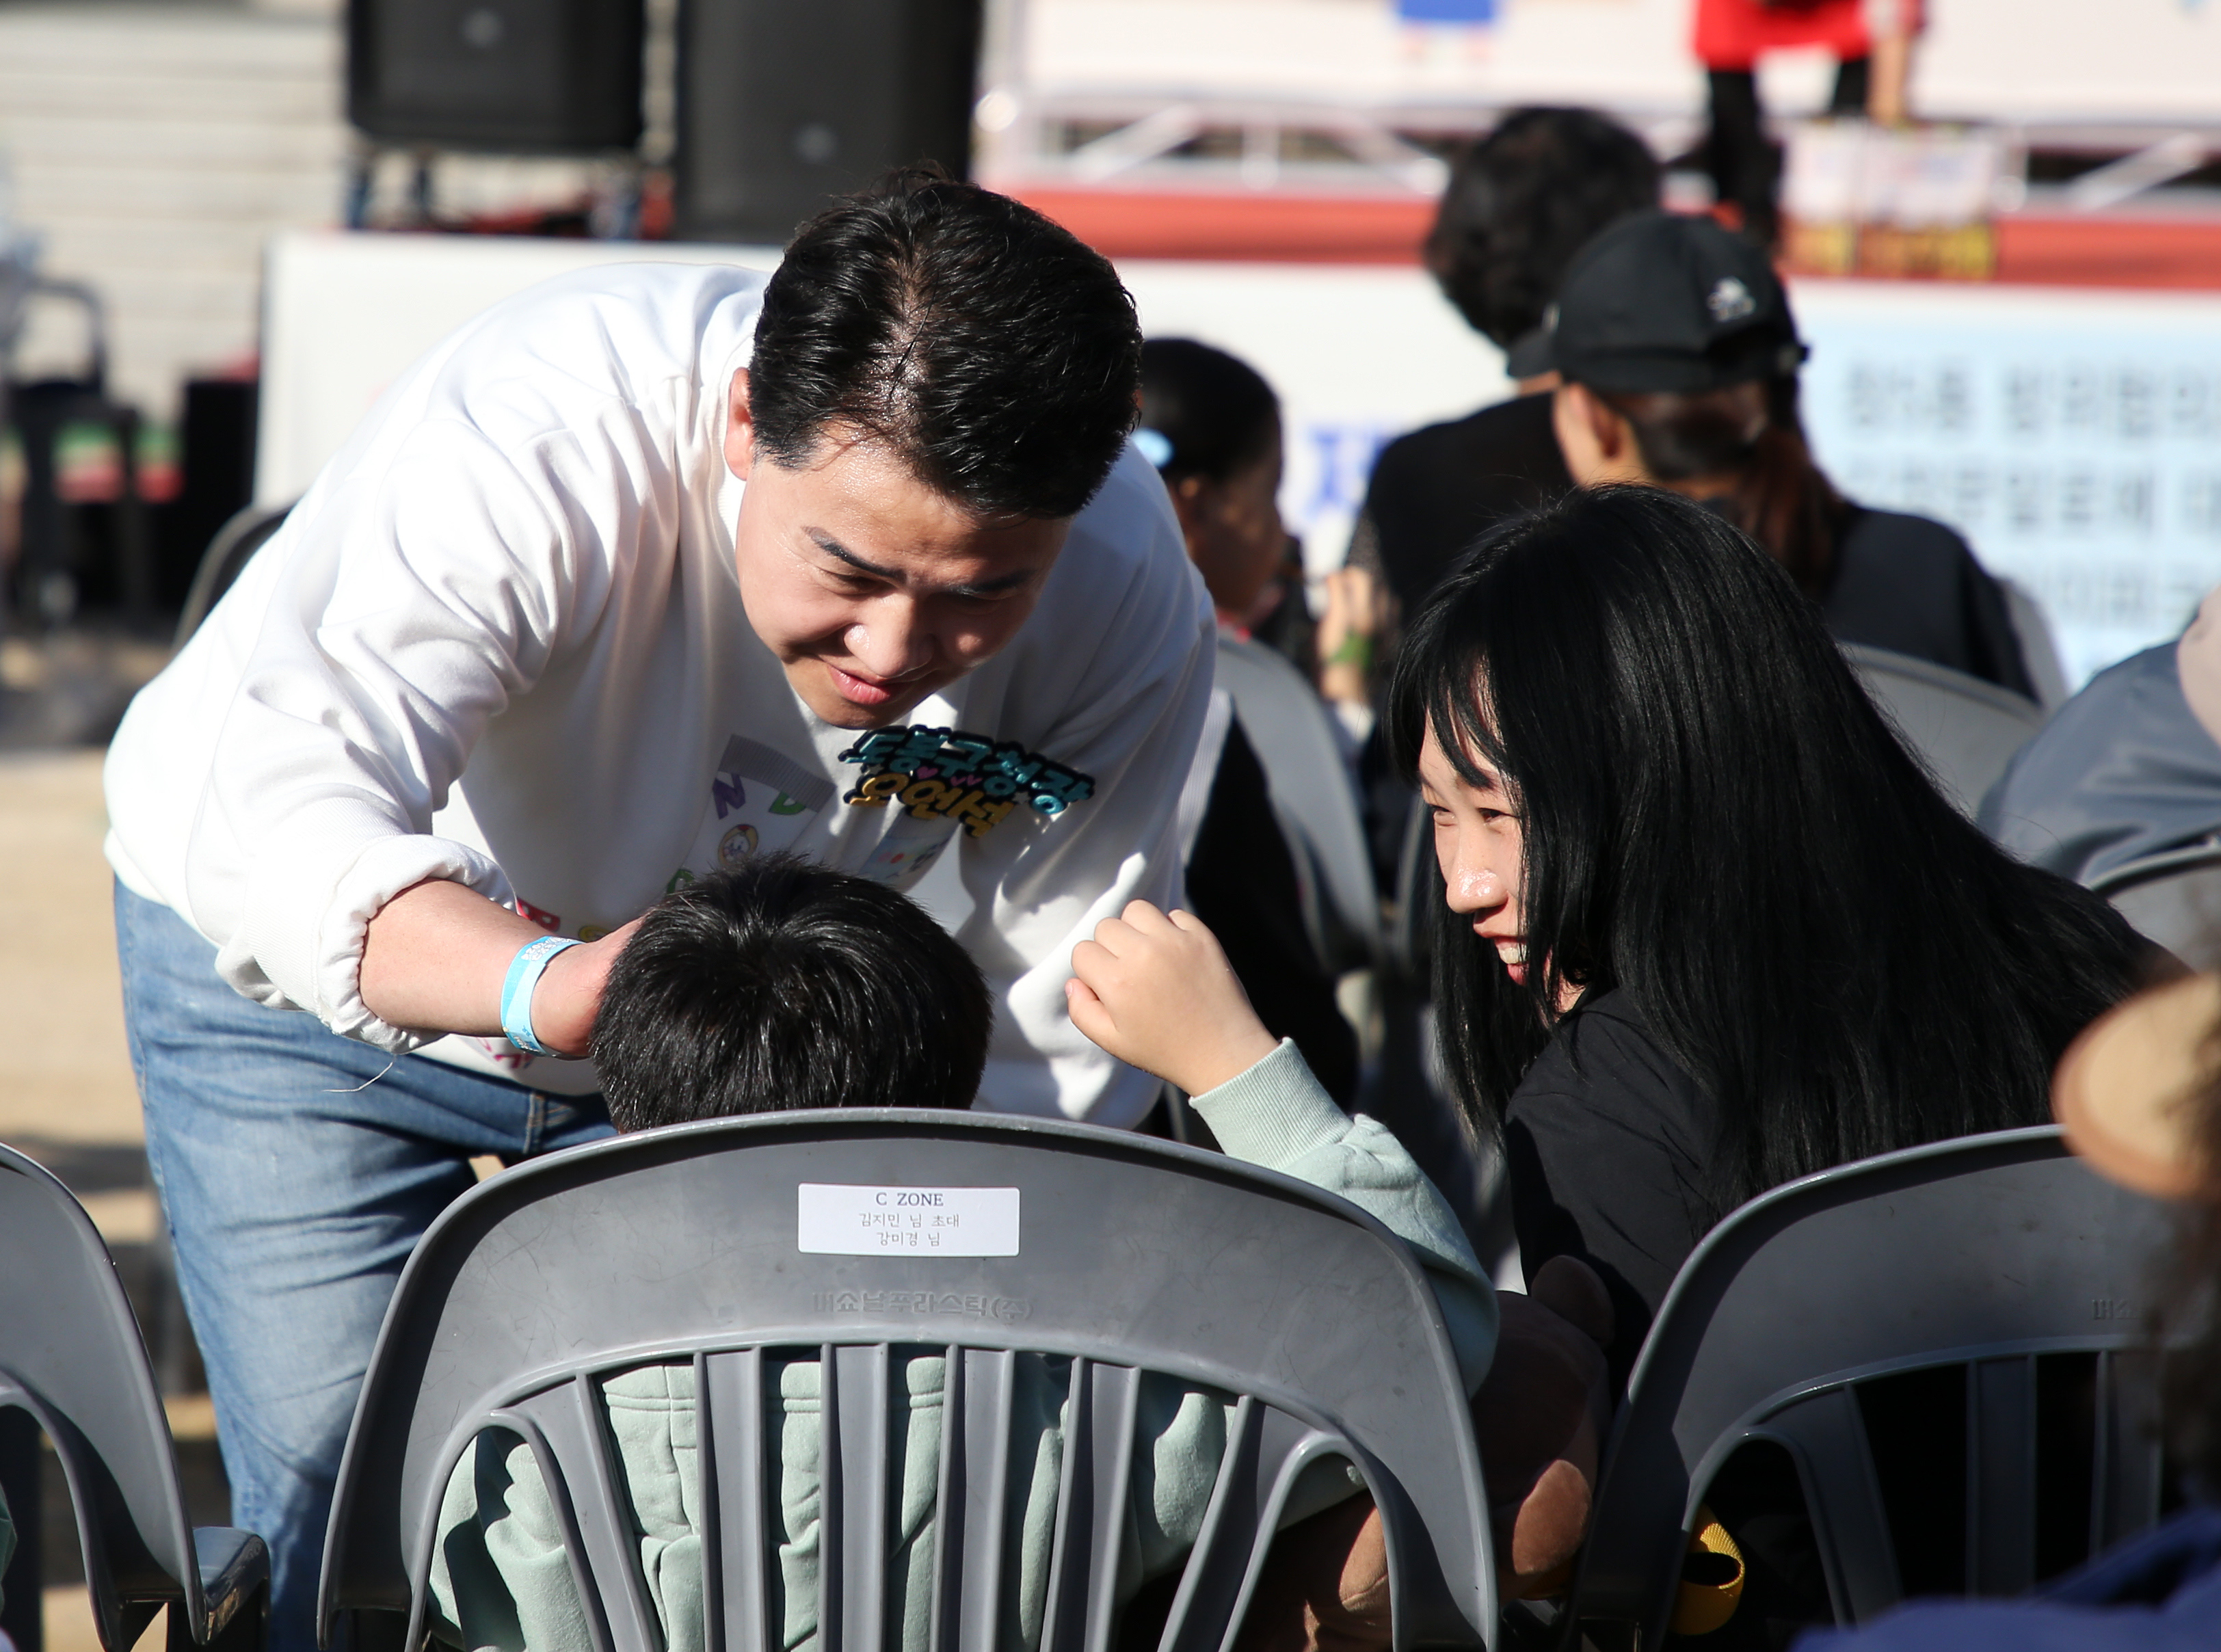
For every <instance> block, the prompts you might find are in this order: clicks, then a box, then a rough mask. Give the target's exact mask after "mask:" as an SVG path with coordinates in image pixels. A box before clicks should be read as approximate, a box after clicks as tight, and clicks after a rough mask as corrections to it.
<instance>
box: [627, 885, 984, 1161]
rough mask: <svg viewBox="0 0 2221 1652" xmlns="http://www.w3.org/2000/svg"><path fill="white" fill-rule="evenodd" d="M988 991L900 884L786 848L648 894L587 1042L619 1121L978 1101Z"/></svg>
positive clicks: (649, 1123)
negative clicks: (659, 896)
mask: <svg viewBox="0 0 2221 1652" xmlns="http://www.w3.org/2000/svg"><path fill="white" fill-rule="evenodd" d="M993 1024H994V1008H993V1005H992V1003H991V1001H990V1000H989V998H988V996H987V985H986V982H985V980H984V979H981V977H980V974H979V966H978V965H977V964H975V963H973V961H972V958H971V954H968V953H967V952H966V951H965V950H964V948H962V947H960V946H959V945H958V944H957V943H956V942H955V940H954V938H953V937H952V936H950V935H949V934H948V931H947V930H945V929H942V927H941V926H940V925H939V924H938V923H935V922H934V921H933V920H932V919H931V918H930V917H927V916H926V914H925V912H924V910H923V909H922V908H920V907H919V906H918V905H917V904H916V903H915V902H913V901H911V900H910V899H909V898H907V897H905V896H904V895H901V894H899V893H898V892H895V891H894V890H892V889H889V888H887V887H885V885H881V884H876V883H873V882H872V881H871V880H870V879H866V878H859V877H855V876H854V875H852V874H850V873H845V872H835V871H832V870H829V868H827V867H821V866H818V865H816V864H815V863H814V862H811V861H808V860H800V859H798V858H797V857H795V856H792V855H787V854H766V855H763V856H760V857H759V858H757V859H754V860H749V861H748V862H747V863H746V864H745V865H743V866H742V867H740V868H739V869H738V870H737V871H733V872H719V873H711V874H710V876H709V877H706V878H704V879H700V880H699V881H698V882H696V883H692V884H690V885H687V886H686V887H685V888H683V889H681V890H679V891H678V892H676V893H674V894H672V895H670V896H667V897H666V898H664V899H663V900H662V901H660V902H659V903H658V904H656V905H655V906H654V907H652V908H651V909H650V910H649V911H648V916H647V917H644V918H642V919H641V925H640V928H639V929H638V930H637V931H635V933H634V936H633V937H632V939H631V940H630V941H629V942H627V943H626V945H625V949H624V951H623V953H621V954H618V957H617V961H616V964H615V965H614V966H612V967H611V968H610V976H609V980H608V983H607V984H606V985H605V986H604V988H603V991H602V1007H601V1011H600V1012H599V1013H598V1014H597V1016H596V1017H595V1019H594V1037H593V1057H594V1061H595V1063H596V1065H597V1066H598V1067H600V1069H601V1075H602V1093H603V1095H604V1098H606V1099H607V1101H608V1103H609V1109H610V1121H611V1122H612V1123H615V1124H616V1127H617V1128H618V1129H621V1130H639V1129H649V1128H651V1127H653V1126H654V1125H658V1124H678V1123H685V1122H687V1121H689V1120H691V1119H701V1118H723V1117H729V1116H731V1115H733V1114H735V1113H767V1112H776V1111H781V1110H783V1109H786V1108H793V1107H969V1106H970V1105H971V1104H972V1098H973V1095H974V1094H975V1093H976V1092H978V1090H979V1074H980V1072H981V1070H982V1069H983V1068H984V1067H985V1066H986V1062H987V1036H988V1033H989V1032H990V1030H991V1029H992V1027H993Z"/></svg>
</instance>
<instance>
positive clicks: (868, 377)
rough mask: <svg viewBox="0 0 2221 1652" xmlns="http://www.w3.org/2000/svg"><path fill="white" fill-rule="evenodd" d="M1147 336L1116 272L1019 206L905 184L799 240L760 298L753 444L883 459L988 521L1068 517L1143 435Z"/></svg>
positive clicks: (973, 190)
mask: <svg viewBox="0 0 2221 1652" xmlns="http://www.w3.org/2000/svg"><path fill="white" fill-rule="evenodd" d="M1141 377H1142V329H1141V322H1139V320H1138V319H1137V318H1136V315H1135V311H1134V301H1133V298H1132V297H1130V296H1129V294H1128V293H1127V291H1126V289H1125V288H1124V286H1123V285H1120V283H1119V280H1118V276H1117V272H1116V271H1115V270H1113V269H1112V268H1111V267H1110V261H1109V260H1107V259H1105V258H1104V256H1103V255H1102V254H1101V253H1098V252H1096V251H1095V250H1094V249H1093V248H1092V247H1087V246H1085V245H1084V244H1082V243H1081V242H1080V241H1079V240H1078V239H1077V238H1076V237H1075V236H1073V235H1072V234H1071V233H1070V232H1069V231H1067V230H1065V229H1063V228H1060V227H1059V226H1058V225H1056V224H1054V223H1052V222H1049V221H1048V219H1047V218H1044V217H1043V216H1042V215H1041V214H1040V213H1038V212H1035V210H1033V209H1032V208H1030V207H1027V206H1022V205H1021V204H1019V203H1017V202H1016V201H1013V200H1011V199H1010V197H1008V196H1004V195H997V194H994V193H993V192H992V191H987V190H983V189H979V188H978V187H976V186H975V185H970V184H959V183H954V182H951V181H950V180H949V179H948V178H943V177H941V176H939V175H938V174H936V173H935V172H931V171H929V170H915V171H910V172H902V173H898V174H897V175H896V176H895V177H894V178H892V179H890V180H889V181H888V182H886V183H885V184H884V185H880V186H879V188H877V189H875V190H872V191H867V192H865V193H863V194H860V195H855V196H851V197H848V198H847V199H845V200H843V201H841V202H840V203H837V204H836V205H835V206H833V207H832V208H830V209H829V210H827V211H825V212H823V213H821V214H820V215H819V216H816V217H815V218H813V219H811V220H810V222H808V223H806V224H804V225H803V227H802V228H801V229H800V230H799V231H798V232H797V233H796V235H795V237H794V241H793V242H792V244H791V245H790V246H789V247H787V249H786V256H785V259H784V260H782V261H781V262H780V264H779V268H778V270H777V271H776V272H774V273H773V276H772V278H771V282H770V285H767V286H766V288H765V289H764V297H763V313H762V316H761V318H760V320H759V321H758V322H757V323H756V336H755V354H754V358H753V359H752V360H751V361H750V363H749V390H748V407H749V414H750V416H751V417H752V418H753V419H754V423H755V433H756V440H757V441H758V442H759V443H760V445H761V446H762V447H763V448H764V449H765V451H766V452H767V453H768V454H770V456H771V457H772V459H773V460H774V461H776V462H777V463H779V464H780V465H782V466H785V467H786V468H788V469H790V470H794V469H799V468H801V467H802V466H804V465H806V464H808V463H809V462H810V459H811V458H812V456H813V455H814V454H816V452H817V449H818V445H819V443H820V441H822V440H823V438H824V437H825V436H827V435H829V434H831V435H848V434H851V433H853V434H854V435H860V436H862V437H864V438H866V439H867V440H872V441H881V442H884V443H885V444H886V445H887V446H888V447H891V448H892V450H893V451H894V452H895V453H896V454H898V455H899V456H900V458H901V459H902V460H903V461H904V463H905V464H906V465H908V466H910V470H911V471H912V472H914V473H915V474H916V475H917V478H918V479H920V480H921V481H923V482H924V483H925V484H926V485H928V486H929V487H931V488H933V489H935V491H938V492H940V493H942V494H945V495H947V496H948V497H950V498H952V499H954V500H955V501H957V502H958V503H959V504H962V505H964V506H966V507H967V509H969V510H973V511H974V512H975V513H977V514H979V515H980V516H990V517H1011V516H1030V517H1054V516H1072V515H1073V514H1075V513H1076V512H1077V511H1078V510H1079V508H1080V507H1081V506H1082V505H1084V504H1086V503H1087V502H1088V500H1089V499H1091V498H1092V497H1094V496H1095V491H1096V490H1097V489H1098V488H1099V487H1101V486H1102V485H1103V481H1104V478H1105V477H1107V476H1109V475H1110V466H1112V465H1113V464H1114V463H1115V462H1116V461H1117V457H1118V454H1119V451H1120V449H1121V448H1122V447H1123V446H1124V444H1125V440H1126V435H1127V433H1128V432H1129V430H1131V429H1133V428H1134V404H1135V396H1136V391H1137V390H1138V389H1139V387H1140V385H1141Z"/></svg>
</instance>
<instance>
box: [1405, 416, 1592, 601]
mask: <svg viewBox="0 0 2221 1652" xmlns="http://www.w3.org/2000/svg"><path fill="white" fill-rule="evenodd" d="M1572 488H1573V477H1572V476H1571V474H1569V473H1568V472H1567V469H1566V461H1565V459H1564V458H1563V456H1562V455H1561V454H1560V453H1559V452H1558V436H1557V432H1556V430H1555V429H1554V428H1553V427H1552V425H1551V422H1550V397H1549V396H1548V393H1547V392H1545V393H1543V394H1542V395H1538V396H1520V397H1514V398H1513V399H1512V400H1511V401H1508V402H1498V404H1496V405H1495V406H1493V407H1484V408H1482V409H1481V410H1480V412H1478V413H1469V414H1467V416H1465V417H1464V418H1461V419H1455V420H1452V421H1451V422H1448V423H1447V424H1430V425H1428V426H1427V427H1426V428H1425V429H1421V430H1414V431H1412V432H1411V434H1410V435H1403V436H1398V437H1397V438H1396V440H1395V441H1392V442H1390V443H1389V444H1388V445H1387V446H1386V447H1383V448H1382V449H1381V450H1380V458H1379V459H1378V460H1375V461H1374V462H1373V479H1372V481H1371V483H1370V484H1368V485H1367V488H1366V490H1365V516H1364V518H1363V520H1364V521H1365V522H1367V523H1370V524H1371V528H1372V531H1373V535H1375V536H1376V537H1375V543H1376V545H1377V547H1378V549H1379V554H1380V570H1381V573H1382V574H1383V575H1384V576H1385V577H1386V579H1387V581H1388V588H1389V589H1390V590H1391V591H1394V592H1395V593H1396V600H1397V601H1398V602H1399V603H1401V604H1403V606H1404V612H1405V614H1406V615H1407V616H1409V615H1412V614H1416V613H1417V612H1418V611H1419V604H1421V603H1423V602H1424V601H1425V600H1426V599H1427V593H1428V592H1429V591H1432V590H1433V589H1434V588H1435V586H1436V584H1437V583H1438V582H1439V581H1440V580H1441V579H1442V576H1443V575H1444V574H1446V573H1448V572H1449V570H1450V565H1451V564H1452V563H1453V562H1455V560H1457V559H1458V557H1459V556H1460V555H1461V554H1462V553H1463V552H1464V551H1465V550H1466V548H1467V547H1468V546H1470V545H1471V544H1472V543H1473V541H1474V540H1476V539H1478V538H1480V536H1481V535H1483V534H1485V533H1486V532H1487V531H1488V530H1489V529H1491V528H1493V527H1494V526H1496V524H1497V523H1499V522H1502V521H1503V520H1504V519H1505V517H1506V516H1517V514H1518V513H1519V512H1520V511H1522V510H1532V509H1534V508H1535V507H1536V505H1539V504H1546V503H1548V501H1549V500H1552V499H1555V498H1557V497H1559V496H1560V495H1561V494H1564V493H1567V492H1569V491H1571V490H1572ZM1361 531H1362V530H1361Z"/></svg>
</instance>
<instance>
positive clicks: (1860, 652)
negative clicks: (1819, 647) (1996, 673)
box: [1842, 642, 2043, 819]
mask: <svg viewBox="0 0 2221 1652" xmlns="http://www.w3.org/2000/svg"><path fill="white" fill-rule="evenodd" d="M1842 648H1843V655H1844V657H1845V658H1846V659H1848V660H1849V661H1850V662H1851V669H1852V670H1854V671H1855V672H1857V673H1858V674H1859V679H1860V680H1861V682H1863V683H1864V684H1865V685H1866V689H1867V692H1868V695H1870V696H1871V697H1872V698H1873V699H1874V704H1876V705H1877V706H1879V707H1880V709H1881V711H1882V714H1883V715H1884V716H1886V717H1888V719H1889V720H1890V721H1891V722H1892V723H1895V724H1896V725H1897V728H1898V731H1899V733H1900V734H1902V735H1904V736H1905V743H1906V744H1907V745H1909V746H1911V748H1913V749H1914V750H1915V751H1917V752H1918V753H1919V754H1920V755H1921V757H1922V759H1923V760H1924V761H1925V762H1926V763H1927V765H1928V768H1929V772H1930V773H1932V774H1933V775H1935V777H1936V783H1937V784H1938V785H1940V786H1941V787H1942V788H1943V795H1944V796H1945V797H1947V798H1950V799H1951V801H1952V802H1953V803H1955V804H1958V806H1959V811H1960V813H1961V814H1963V815H1965V816H1967V817H1968V818H1969V819H1972V818H1973V817H1974V810H1976V809H1977V808H1979V807H1980V804H1981V801H1982V794H1983V793H1984V792H1987V791H1988V790H1989V789H1990V787H1991V786H1992V785H1994V784H1996V781H1997V778H1998V776H1999V775H2000V774H2003V773H2005V765H2006V764H2007V763H2010V762H2011V761H2012V758H2013V754H2014V753H2015V752H2017V751H2018V750H2019V749H2020V748H2022V747H2023V746H2025V745H2026V744H2028V742H2029V741H2030V739H2031V738H2033V737H2034V735H2035V734H2036V730H2037V729H2041V728H2042V727H2043V708H2042V707H2041V706H2039V705H2037V704H2036V702H2035V701H2034V700H2031V699H2029V698H2025V697H2024V696H2023V695H2019V694H2016V693H2014V692H2013V691H2011V690H2010V689H2004V688H1999V686H1998V685H1996V684H1995V683H1986V682H1984V681H1982V680H1981V679H1980V678H1979V677H1969V676H1968V674H1967V673H1965V672H1962V671H1953V670H1952V669H1951V668H1950V667H1949V666H1937V665H1931V664H1930V663H1929V662H1928V661H1927V660H1915V659H1913V658H1911V656H1910V655H1907V654H1893V653H1891V652H1890V651H1889V650H1888V649H1886V648H1867V647H1865V646H1864V645H1862V644H1860V643H1855V642H1846V643H1844V644H1843V645H1842Z"/></svg>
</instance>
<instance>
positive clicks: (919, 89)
mask: <svg viewBox="0 0 2221 1652" xmlns="http://www.w3.org/2000/svg"><path fill="white" fill-rule="evenodd" d="M979 14H980V0H682V5H681V10H680V13H679V87H678V91H679V150H678V153H677V155H676V157H675V158H674V162H673V168H674V172H675V176H674V178H673V210H674V216H675V219H676V224H675V228H676V231H677V233H678V235H679V236H681V237H682V238H684V239H686V240H690V241H752V242H757V243H763V244H769V245H773V246H779V245H784V244H785V241H786V240H787V238H788V236H790V235H791V234H792V233H793V232H794V228H795V226H796V225H798V224H799V223H800V222H802V221H803V220H804V219H805V218H808V217H810V216H812V215H813V214H815V213H816V212H817V211H818V210H821V209H822V208H823V206H824V205H825V203H826V202H827V200H828V199H829V197H833V196H835V195H839V194H841V193H843V192H845V191H849V190H854V189H857V188H860V187H861V186H862V185H867V184H868V183H870V182H871V181H872V180H873V178H877V177H878V176H879V175H880V174H881V173H883V172H887V171H888V170H889V169H891V168H892V167H896V166H910V165H912V164H914V163H916V162H917V161H921V160H934V161H938V162H939V163H940V164H941V166H942V168H943V169H944V170H945V171H947V172H948V174H949V175H950V176H951V177H953V178H962V177H965V176H967V174H968V173H969V172H970V169H971V159H972V99H973V78H974V77H975V76H976V74H977V72H978V64H979Z"/></svg>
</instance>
